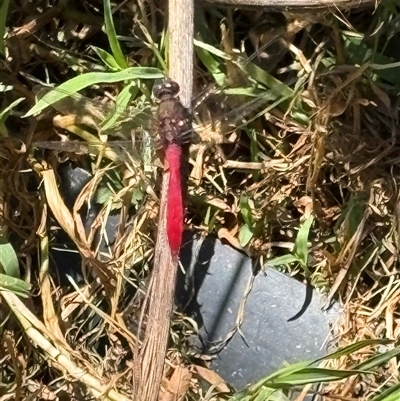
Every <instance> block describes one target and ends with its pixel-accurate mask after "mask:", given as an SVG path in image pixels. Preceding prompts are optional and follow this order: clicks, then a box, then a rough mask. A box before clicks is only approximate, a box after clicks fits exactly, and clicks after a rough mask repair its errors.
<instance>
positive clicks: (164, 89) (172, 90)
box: [153, 78, 179, 99]
mask: <svg viewBox="0 0 400 401" xmlns="http://www.w3.org/2000/svg"><path fill="white" fill-rule="evenodd" d="M178 93H179V85H178V84H177V83H176V82H174V81H172V80H171V79H169V78H163V79H157V80H156V81H155V82H154V86H153V95H154V97H155V98H156V99H162V98H165V97H174V96H176V95H177V94H178Z"/></svg>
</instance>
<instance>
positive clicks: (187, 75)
mask: <svg viewBox="0 0 400 401" xmlns="http://www.w3.org/2000/svg"><path fill="white" fill-rule="evenodd" d="M168 12H169V18H168V31H169V40H170V42H169V43H170V47H169V75H170V78H172V79H173V80H174V81H176V82H178V84H179V85H180V88H181V91H180V96H181V101H182V103H183V105H184V106H186V107H188V106H189V104H190V99H191V95H192V80H193V74H192V69H193V62H192V60H193V12H194V4H193V1H192V0H170V2H169V9H168ZM168 183H169V172H168V171H165V173H164V176H163V182H162V189H161V203H160V216H159V226H158V233H157V243H156V248H155V257H154V270H153V275H152V279H151V285H150V288H149V291H148V300H149V309H148V311H149V312H148V320H147V326H146V332H145V337H144V341H143V347H142V349H141V355H140V361H141V372H140V383H139V385H138V399H139V400H141V401H153V400H154V401H155V400H157V399H158V396H159V392H160V386H161V380H162V376H163V370H164V361H165V355H166V351H167V344H168V333H169V327H170V319H171V313H172V307H173V302H174V292H175V281H176V274H177V270H178V261H177V260H175V261H173V260H172V258H171V254H170V251H169V244H168V238H167V235H166V205H167V192H168Z"/></svg>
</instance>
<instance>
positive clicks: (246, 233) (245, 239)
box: [239, 224, 254, 247]
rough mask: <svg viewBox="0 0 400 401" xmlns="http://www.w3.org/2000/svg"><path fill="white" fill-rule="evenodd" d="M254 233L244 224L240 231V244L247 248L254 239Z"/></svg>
mask: <svg viewBox="0 0 400 401" xmlns="http://www.w3.org/2000/svg"><path fill="white" fill-rule="evenodd" d="M253 235H254V234H253V231H252V229H251V227H249V226H248V225H247V224H243V226H242V227H240V231H239V242H240V245H241V246H242V247H245V246H246V245H247V244H248V243H249V242H250V240H251V239H252V238H253Z"/></svg>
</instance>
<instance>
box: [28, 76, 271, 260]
mask: <svg viewBox="0 0 400 401" xmlns="http://www.w3.org/2000/svg"><path fill="white" fill-rule="evenodd" d="M57 90H61V89H59V88H55V89H53V91H57ZM46 91H47V90H46ZM209 92H210V93H211V96H208V97H207V96H204V94H203V96H202V97H203V99H202V100H203V104H205V103H207V100H208V101H209V100H210V99H212V98H213V97H214V99H215V98H216V96H220V99H221V91H219V93H218V94H216V92H217V91H215V88H213V91H210V90H209ZM238 94H239V95H240V94H241V92H240V91H238ZM65 95H68V96H66V97H65V98H64V99H62V100H61V101H58V102H56V103H54V104H52V106H53V107H54V108H55V109H56V110H57V111H58V112H60V113H62V114H63V115H62V116H60V115H58V116H56V117H55V118H54V120H53V122H54V125H56V126H57V127H59V128H63V129H67V131H69V132H70V133H73V134H74V135H75V136H77V137H79V138H80V140H79V141H76V140H71V139H70V138H69V137H67V136H65V135H60V138H61V140H60V141H52V140H51V141H41V140H36V139H37V137H35V140H36V142H34V143H33V144H32V146H33V147H34V148H38V149H50V150H55V151H59V152H60V151H61V152H67V153H69V154H71V153H72V154H85V153H90V154H95V155H102V156H103V157H105V158H106V159H109V160H111V161H113V162H115V163H121V162H123V161H126V162H128V161H130V162H134V163H137V162H139V163H140V162H141V160H142V159H143V160H144V162H143V164H144V165H145V171H146V166H147V168H149V167H148V166H151V164H152V163H151V162H150V161H149V159H151V158H152V156H151V155H149V149H150V148H151V147H150V146H149V145H148V144H149V142H151V138H150V135H149V131H150V130H151V125H152V124H151V122H152V121H155V124H154V123H153V126H155V127H157V131H158V139H159V140H158V142H159V145H158V148H161V149H162V153H163V155H164V161H165V162H166V164H167V166H168V168H169V171H170V182H169V190H168V191H169V192H168V201H167V237H168V241H169V244H170V249H171V254H172V256H173V257H174V258H177V255H178V252H179V248H180V246H181V238H182V231H183V219H184V214H183V200H182V188H181V177H182V171H181V170H182V168H181V165H182V160H181V157H182V146H184V145H187V144H189V143H190V142H192V140H193V139H194V138H196V140H195V141H194V142H197V143H199V142H200V143H202V142H203V139H204V136H206V137H207V135H204V132H206V133H209V132H211V133H213V132H215V131H213V130H212V129H210V125H211V124H212V123H210V124H208V127H207V125H206V124H203V125H202V129H201V130H200V131H201V132H202V133H203V137H202V138H201V139H200V140H199V138H197V137H196V134H193V132H198V131H199V130H198V127H200V126H201V123H199V121H200V119H199V115H200V114H201V112H199V113H198V114H195V113H194V114H192V112H191V111H190V110H187V109H186V108H184V107H183V106H182V105H181V103H180V102H179V86H178V85H177V84H176V83H174V82H172V81H170V80H168V79H163V80H161V81H158V82H156V83H155V85H154V87H153V95H154V98H155V99H156V103H157V105H158V112H157V117H156V118H154V117H152V113H151V108H150V107H149V104H148V103H147V102H145V101H142V102H141V101H140V100H139V101H138V102H136V105H135V107H134V108H130V110H129V111H128V112H129V117H127V118H126V119H124V118H123V115H124V113H123V112H122V111H121V110H117V111H116V112H115V114H117V115H119V116H120V117H121V118H120V119H119V120H118V121H117V122H114V123H113V124H110V123H109V122H110V117H108V118H107V117H106V116H105V111H104V110H101V109H99V108H98V107H95V106H94V104H93V102H91V101H90V100H88V99H86V98H84V97H83V96H81V95H76V94H73V95H72V94H65ZM269 100H270V98H269V97H268V96H264V97H263V96H253V98H252V99H251V100H250V101H248V102H245V103H244V104H243V105H239V106H236V107H235V108H233V109H232V110H229V111H228V112H227V113H220V114H221V115H220V117H219V120H218V123H219V124H222V123H225V126H227V127H228V126H230V127H232V128H231V131H233V128H236V127H237V123H238V122H239V123H243V121H242V120H243V118H244V117H245V116H248V115H250V114H251V113H252V112H253V111H254V110H256V109H257V108H259V107H260V106H261V105H265V103H267V102H268V101H269ZM215 104H218V103H216V102H214V107H215ZM104 109H105V108H104ZM115 109H116V108H114V110H115ZM196 110H197V109H196ZM111 115H112V114H111ZM111 119H112V117H111ZM192 119H193V120H194V124H193V125H194V127H193V128H194V130H193V128H192V124H191V121H192ZM208 119H209V120H212V119H211V118H210V117H209V116H208ZM171 121H172V122H173V123H171ZM132 122H133V125H136V127H134V128H132ZM235 125H236V127H235ZM81 126H86V127H89V128H90V129H89V130H87V129H82V128H80V127H81ZM105 126H106V129H105V128H104V127H105ZM110 126H111V128H110ZM205 127H206V128H205ZM93 131H94V132H95V134H93V133H92V132H93ZM124 132H125V134H124ZM126 132H130V133H133V135H131V136H132V138H131V140H130V141H127V140H114V139H113V140H109V138H111V137H112V138H118V139H120V138H121V137H122V138H126V136H127V135H126ZM221 132H224V129H221ZM226 132H228V129H227V130H226ZM210 136H211V138H212V139H211V142H212V143H214V144H217V145H218V144H220V143H223V142H224V141H225V138H226V136H225V135H223V134H222V135H221V134H220V135H218V134H217V135H209V137H210ZM141 142H142V143H141ZM208 142H210V140H208ZM207 146H209V145H207V144H205V145H204V146H202V151H203V152H204V150H205V149H206V148H207ZM135 147H141V148H142V152H138V151H137V150H136V149H135ZM140 153H142V155H141V154H140ZM198 154H200V155H202V152H198ZM150 168H151V167H150Z"/></svg>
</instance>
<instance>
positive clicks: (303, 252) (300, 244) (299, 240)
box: [295, 216, 314, 271]
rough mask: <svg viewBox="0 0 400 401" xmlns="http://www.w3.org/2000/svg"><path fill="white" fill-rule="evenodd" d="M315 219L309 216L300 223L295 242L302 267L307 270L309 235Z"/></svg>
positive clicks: (296, 252)
mask: <svg viewBox="0 0 400 401" xmlns="http://www.w3.org/2000/svg"><path fill="white" fill-rule="evenodd" d="M313 221H314V217H313V216H309V217H308V218H307V220H306V221H304V222H303V223H302V224H301V225H300V229H299V232H298V233H297V237H296V242H295V254H296V255H297V256H298V259H299V262H300V265H301V267H302V268H303V269H304V270H306V271H308V267H307V262H308V236H309V235H310V228H311V225H312V223H313Z"/></svg>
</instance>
